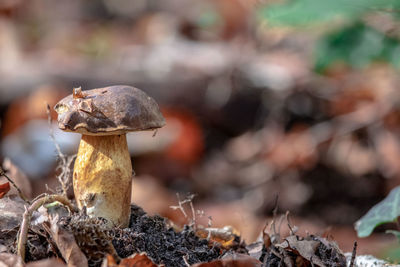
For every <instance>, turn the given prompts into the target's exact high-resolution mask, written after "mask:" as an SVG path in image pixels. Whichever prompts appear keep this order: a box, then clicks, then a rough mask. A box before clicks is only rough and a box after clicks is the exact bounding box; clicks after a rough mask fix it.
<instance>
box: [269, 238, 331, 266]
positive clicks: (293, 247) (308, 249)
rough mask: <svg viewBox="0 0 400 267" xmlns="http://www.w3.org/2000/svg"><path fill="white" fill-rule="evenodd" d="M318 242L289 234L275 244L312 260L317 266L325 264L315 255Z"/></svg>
mask: <svg viewBox="0 0 400 267" xmlns="http://www.w3.org/2000/svg"><path fill="white" fill-rule="evenodd" d="M319 245H320V242H319V241H317V240H306V239H302V238H299V237H298V236H295V235H291V236H288V237H286V238H285V239H284V241H283V242H282V243H281V244H277V245H276V247H280V248H283V249H285V250H288V251H292V252H294V253H296V254H298V255H300V256H301V257H303V258H304V259H306V260H308V261H309V262H312V263H313V264H315V265H317V266H321V267H324V266H325V264H324V263H323V262H322V260H321V259H320V258H319V257H318V256H317V253H316V252H317V248H318V246H319Z"/></svg>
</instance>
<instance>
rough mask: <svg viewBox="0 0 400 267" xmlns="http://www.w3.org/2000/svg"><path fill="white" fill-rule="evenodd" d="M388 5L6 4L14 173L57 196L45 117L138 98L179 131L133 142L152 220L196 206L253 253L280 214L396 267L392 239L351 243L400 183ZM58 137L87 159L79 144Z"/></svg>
mask: <svg viewBox="0 0 400 267" xmlns="http://www.w3.org/2000/svg"><path fill="white" fill-rule="evenodd" d="M376 2H377V1H371V0H357V1H351V3H349V1H345V0H336V1H321V0H297V1H267V0H265V1H263V0H201V1H188V0H163V1H155V0H135V1H129V0H114V1H107V0H103V1H84V0H70V1H51V0H31V1H25V0H2V1H0V119H1V129H0V130H1V137H0V155H1V161H3V162H4V163H3V166H4V168H6V169H7V170H8V171H9V172H10V173H11V176H12V177H13V178H14V179H15V180H17V182H18V183H19V184H20V186H21V187H22V188H23V190H24V191H25V192H26V194H28V195H30V196H36V195H38V194H40V193H42V192H46V191H48V190H56V189H57V187H59V184H58V181H57V179H56V178H55V177H56V175H57V174H58V173H59V171H60V170H58V169H57V164H58V156H57V153H56V149H55V146H54V143H53V142H52V140H51V139H50V136H49V133H50V125H49V124H48V121H47V115H46V103H48V104H49V105H50V106H52V107H53V106H54V104H55V103H57V102H58V100H60V99H61V98H62V97H64V96H66V95H68V94H71V93H72V88H73V87H79V86H81V87H82V89H83V90H86V89H92V88H97V87H105V86H109V85H116V84H127V85H132V86H135V87H138V88H140V89H142V90H144V91H146V92H147V93H148V94H149V95H151V96H152V97H153V98H154V99H156V101H157V102H158V103H159V105H160V107H161V109H162V111H163V114H164V116H165V117H166V120H167V126H165V127H164V128H162V129H160V130H159V131H158V132H157V134H156V136H155V137H153V134H152V133H137V134H136V133H135V134H129V135H128V145H129V149H130V151H131V156H132V162H133V167H134V169H135V172H136V177H135V178H134V187H133V201H134V202H135V203H137V204H138V205H141V206H142V207H143V208H144V209H145V210H146V211H147V212H149V213H151V214H155V213H158V214H161V215H163V216H166V217H168V218H170V219H171V220H173V221H174V222H175V223H177V224H182V223H185V218H184V216H182V214H181V213H179V211H177V210H173V209H171V208H170V206H171V205H176V204H177V202H178V198H177V195H176V193H179V198H180V199H181V200H182V199H184V198H185V197H186V196H187V195H188V194H195V198H194V200H193V202H194V206H195V209H196V210H201V211H203V213H204V214H203V213H202V212H199V213H198V214H197V215H196V216H198V218H197V221H198V223H200V224H203V225H207V222H208V220H209V218H208V217H209V216H211V218H212V226H215V227H223V226H225V225H232V226H233V227H235V228H236V229H237V230H238V231H239V232H240V233H241V234H242V236H243V237H244V238H245V240H246V241H247V242H248V243H250V242H252V241H254V240H255V239H256V238H257V236H258V235H259V233H260V232H261V230H262V229H263V227H264V225H265V224H266V223H267V222H270V221H271V218H272V214H273V210H274V208H275V207H278V210H279V212H281V213H285V212H286V211H290V214H291V216H292V217H291V220H292V224H294V225H296V226H298V227H299V229H300V232H302V233H305V232H309V233H314V234H321V235H326V236H330V237H333V239H335V240H336V241H337V242H338V243H339V246H340V247H341V248H342V250H344V251H350V250H351V249H352V247H353V243H354V241H355V240H358V242H359V247H358V251H359V253H373V254H375V255H378V256H382V255H384V253H386V252H387V251H388V249H389V248H391V247H393V246H394V244H395V243H396V241H395V239H394V238H393V237H391V236H389V235H384V234H381V233H375V234H374V235H373V236H371V237H369V238H366V239H357V238H356V233H355V231H354V230H353V224H354V222H355V221H356V220H358V219H359V218H360V217H361V216H362V215H363V214H365V213H366V211H367V210H368V209H369V208H371V207H372V206H373V205H374V204H376V203H377V202H378V201H380V200H382V199H383V198H384V197H385V196H386V195H387V194H388V192H389V191H390V190H391V189H392V188H393V187H395V186H397V185H399V184H400V139H399V131H400V91H399V89H400V88H399V67H400V43H399V40H400V20H399V18H400V16H399V15H400V3H396V2H398V1H379V3H376ZM52 117H53V120H55V119H56V115H55V113H54V112H53V113H52ZM51 127H52V129H53V130H54V135H55V137H56V140H57V142H58V143H59V144H60V146H61V149H62V151H63V153H65V154H67V155H73V154H75V153H76V152H77V148H78V144H79V140H80V136H79V135H78V134H71V133H63V132H61V131H59V130H58V129H57V126H56V124H55V123H53V125H52V126H51ZM71 194H72V192H71ZM378 232H379V231H378Z"/></svg>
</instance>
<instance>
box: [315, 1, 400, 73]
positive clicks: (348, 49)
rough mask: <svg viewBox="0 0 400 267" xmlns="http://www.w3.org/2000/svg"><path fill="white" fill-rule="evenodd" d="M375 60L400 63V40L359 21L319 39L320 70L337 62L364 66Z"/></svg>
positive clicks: (317, 64) (317, 50) (318, 61)
mask: <svg viewBox="0 0 400 267" xmlns="http://www.w3.org/2000/svg"><path fill="white" fill-rule="evenodd" d="M399 2H400V1H399ZM375 61H383V62H388V63H390V64H392V65H393V66H395V67H399V66H400V43H399V40H397V39H395V38H393V37H388V36H386V35H385V34H383V33H381V32H379V31H378V30H376V29H374V28H371V27H369V26H367V25H365V24H363V23H362V22H356V23H354V24H352V25H350V26H348V27H346V28H343V29H340V30H339V31H336V32H333V33H330V34H328V35H326V36H324V37H323V38H321V39H320V40H319V41H318V42H317V45H316V49H315V65H314V68H315V70H316V71H317V72H323V71H324V70H325V69H326V68H328V67H329V66H330V65H332V63H335V62H345V63H347V64H348V65H349V66H351V67H352V68H362V67H365V66H367V65H368V64H370V63H372V62H375Z"/></svg>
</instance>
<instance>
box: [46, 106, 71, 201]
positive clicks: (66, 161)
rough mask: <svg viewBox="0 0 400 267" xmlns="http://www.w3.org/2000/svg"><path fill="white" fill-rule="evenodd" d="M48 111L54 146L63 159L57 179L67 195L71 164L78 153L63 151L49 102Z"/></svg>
mask: <svg viewBox="0 0 400 267" xmlns="http://www.w3.org/2000/svg"><path fill="white" fill-rule="evenodd" d="M46 112H47V121H48V124H49V135H50V138H51V140H52V141H53V143H54V146H55V147H56V151H57V154H58V157H59V158H60V159H61V164H59V166H58V167H57V169H61V173H60V174H59V175H57V180H58V181H59V182H60V184H61V189H62V194H63V195H64V196H67V191H68V188H69V187H70V183H69V177H70V174H71V170H70V166H71V164H72V162H73V161H74V159H75V157H76V155H73V156H66V155H64V154H63V153H62V151H61V148H60V145H59V144H58V143H57V141H56V138H55V136H54V131H53V127H52V120H51V114H50V106H49V104H47V110H46Z"/></svg>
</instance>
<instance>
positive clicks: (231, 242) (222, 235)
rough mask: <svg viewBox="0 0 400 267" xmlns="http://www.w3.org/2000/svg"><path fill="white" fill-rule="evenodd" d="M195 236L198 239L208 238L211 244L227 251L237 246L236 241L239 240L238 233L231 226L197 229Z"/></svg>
mask: <svg viewBox="0 0 400 267" xmlns="http://www.w3.org/2000/svg"><path fill="white" fill-rule="evenodd" d="M196 235H197V236H198V237H200V238H209V239H210V241H211V242H217V243H219V244H221V245H222V247H224V248H227V249H228V248H231V247H232V246H235V245H238V242H237V240H240V233H239V231H237V230H236V229H234V228H233V227H232V226H225V227H223V228H204V229H198V230H197V231H196Z"/></svg>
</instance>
